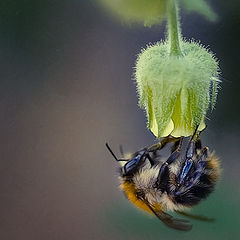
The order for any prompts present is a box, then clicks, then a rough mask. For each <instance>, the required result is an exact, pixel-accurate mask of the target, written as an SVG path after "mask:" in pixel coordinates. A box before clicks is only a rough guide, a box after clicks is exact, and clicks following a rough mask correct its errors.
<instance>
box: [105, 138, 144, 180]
mask: <svg viewBox="0 0 240 240" xmlns="http://www.w3.org/2000/svg"><path fill="white" fill-rule="evenodd" d="M106 147H107V149H108V150H109V152H110V153H111V155H112V156H113V157H114V159H115V160H116V161H117V162H118V163H119V164H120V165H121V167H120V173H121V175H122V177H131V176H133V175H134V174H135V173H136V172H137V171H138V170H139V167H140V166H141V165H142V164H143V163H144V161H145V157H144V154H145V152H146V151H145V150H141V151H138V152H136V153H135V154H133V156H131V157H130V158H129V159H119V158H117V157H116V155H115V154H114V153H113V151H112V149H111V148H110V147H109V145H108V144H107V143H106ZM124 162H126V163H124ZM123 163H124V164H123Z"/></svg>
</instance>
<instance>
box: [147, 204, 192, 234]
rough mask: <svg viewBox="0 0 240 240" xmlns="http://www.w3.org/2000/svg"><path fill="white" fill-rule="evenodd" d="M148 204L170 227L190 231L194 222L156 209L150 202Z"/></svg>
mask: <svg viewBox="0 0 240 240" xmlns="http://www.w3.org/2000/svg"><path fill="white" fill-rule="evenodd" d="M147 205H148V207H149V208H150V209H151V211H152V212H153V213H154V214H155V215H156V216H157V217H158V218H159V219H160V220H161V221H162V222H163V223H164V224H165V225H167V226H168V227H170V228H174V229H177V230H181V231H190V230H191V229H192V224H191V223H190V222H189V221H187V220H184V219H177V218H174V217H172V216H171V215H169V214H167V213H165V212H163V211H161V210H154V209H153V208H152V207H151V206H150V204H147Z"/></svg>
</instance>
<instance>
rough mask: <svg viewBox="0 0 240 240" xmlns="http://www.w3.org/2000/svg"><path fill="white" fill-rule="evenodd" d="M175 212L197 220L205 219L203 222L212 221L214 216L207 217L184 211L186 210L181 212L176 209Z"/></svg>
mask: <svg viewBox="0 0 240 240" xmlns="http://www.w3.org/2000/svg"><path fill="white" fill-rule="evenodd" d="M176 213H178V214H181V215H183V216H185V217H189V218H193V219H196V220H199V221H205V222H213V221H214V218H208V217H205V216H201V215H194V214H190V213H186V212H182V211H176Z"/></svg>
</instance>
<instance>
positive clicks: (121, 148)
mask: <svg viewBox="0 0 240 240" xmlns="http://www.w3.org/2000/svg"><path fill="white" fill-rule="evenodd" d="M119 150H120V153H121V155H122V157H124V152H123V146H122V144H120V146H119Z"/></svg>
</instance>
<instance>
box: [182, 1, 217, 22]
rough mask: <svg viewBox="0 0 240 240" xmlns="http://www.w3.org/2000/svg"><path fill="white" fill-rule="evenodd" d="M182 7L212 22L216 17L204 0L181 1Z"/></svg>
mask: <svg viewBox="0 0 240 240" xmlns="http://www.w3.org/2000/svg"><path fill="white" fill-rule="evenodd" d="M182 3H183V5H184V7H185V8H186V9H187V10H188V11H190V12H198V13H200V14H202V15H204V16H205V17H206V18H207V19H208V20H210V21H212V22H214V21H216V20H217V18H218V16H217V14H216V13H215V12H214V11H213V9H212V8H211V7H210V5H209V4H208V3H207V2H206V1H205V0H182Z"/></svg>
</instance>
